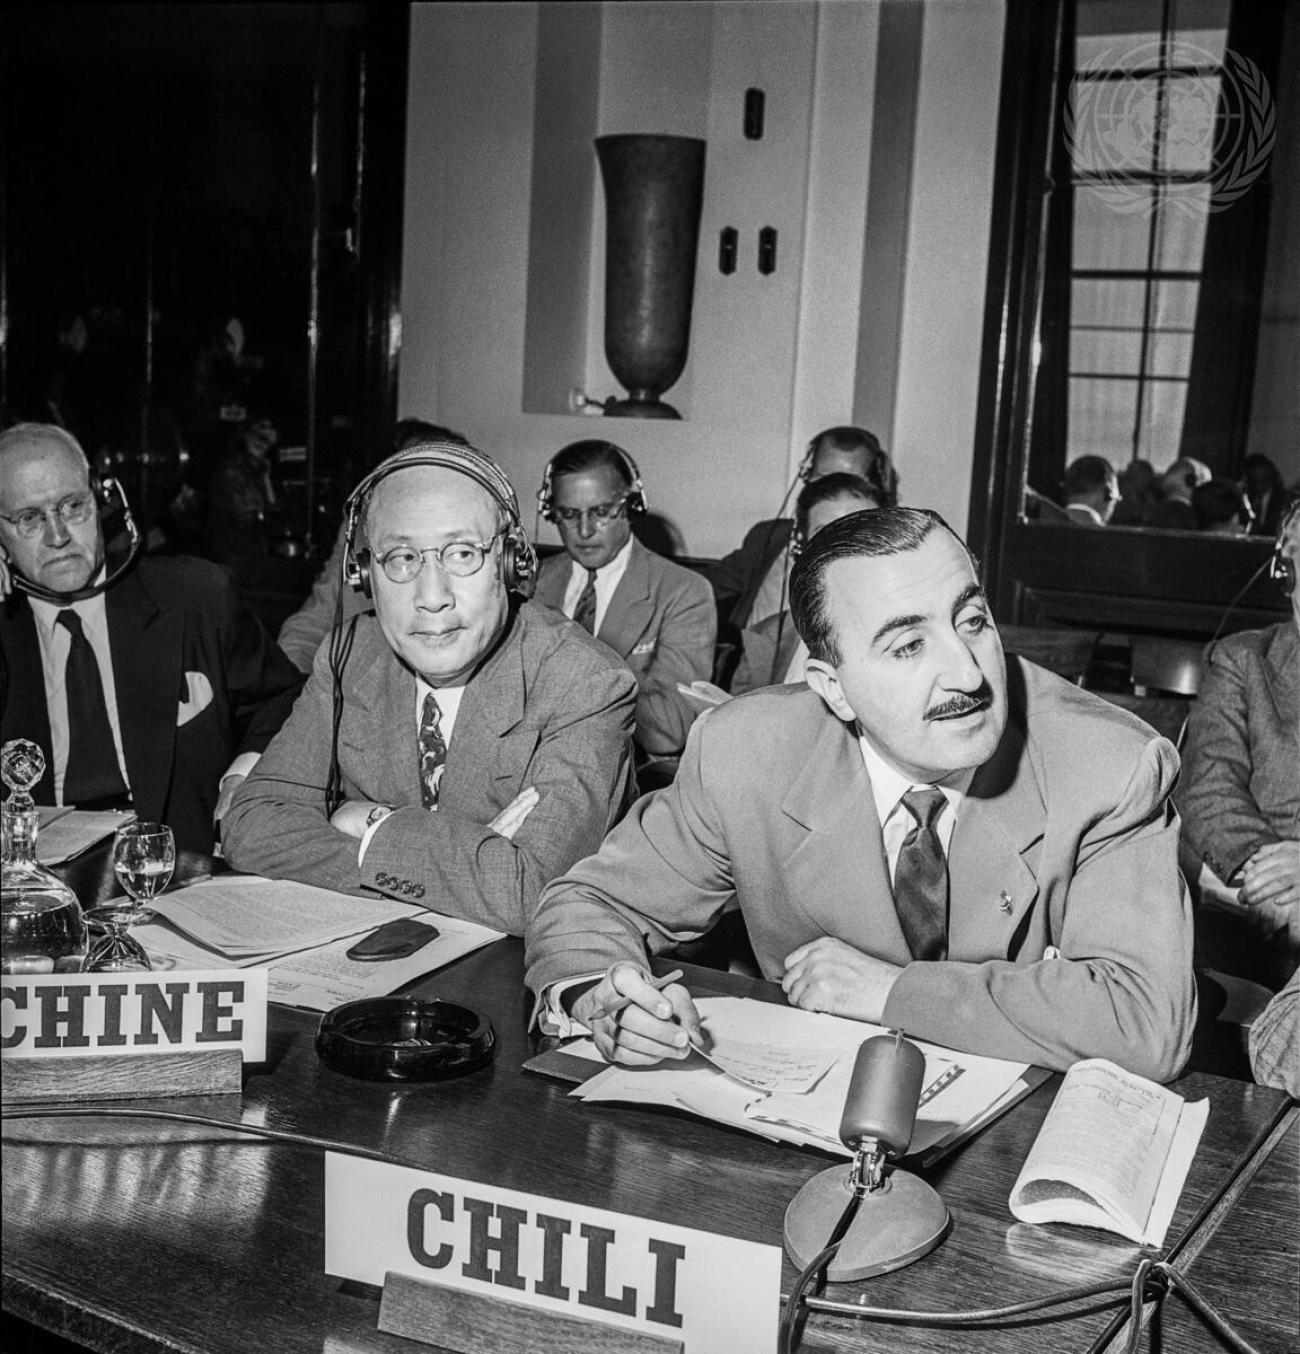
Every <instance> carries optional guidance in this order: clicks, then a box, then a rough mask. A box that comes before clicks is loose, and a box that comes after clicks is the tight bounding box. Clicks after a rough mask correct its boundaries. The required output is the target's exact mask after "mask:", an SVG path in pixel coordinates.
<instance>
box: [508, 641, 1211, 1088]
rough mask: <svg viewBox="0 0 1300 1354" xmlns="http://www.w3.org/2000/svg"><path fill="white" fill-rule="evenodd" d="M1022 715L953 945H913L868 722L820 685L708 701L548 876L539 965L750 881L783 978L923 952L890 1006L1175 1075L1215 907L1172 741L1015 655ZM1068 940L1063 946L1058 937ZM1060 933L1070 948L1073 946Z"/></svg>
mask: <svg viewBox="0 0 1300 1354" xmlns="http://www.w3.org/2000/svg"><path fill="white" fill-rule="evenodd" d="M1008 679H1009V684H1010V688H1011V715H1010V718H1009V719H1008V722H1007V731H1006V733H1005V735H1004V736H1003V739H1002V742H1001V743H1000V745H999V747H998V749H997V751H996V752H995V754H994V756H993V758H992V759H991V760H990V761H989V762H988V763H986V764H985V765H984V766H982V767H981V768H980V769H979V770H978V771H977V772H976V774H975V778H974V780H973V781H972V783H971V786H970V789H969V791H968V792H967V795H966V798H965V800H964V801H963V803H962V807H961V811H960V813H959V815H958V819H957V826H956V829H955V831H954V833H953V839H952V843H951V846H950V850H949V881H950V885H949V887H950V906H949V929H948V936H949V958H948V960H947V961H945V962H937V963H928V962H912V961H911V954H910V951H909V950H908V947H907V942H906V940H905V939H904V937H903V932H902V927H901V926H900V924H899V921H898V916H897V913H896V911H895V908H894V900H893V892H892V889H891V886H890V882H889V872H888V866H887V864H886V861H885V853H884V848H883V844H882V838H881V832H880V826H879V822H878V820H877V818H876V813H875V806H874V803H873V800H872V794H871V783H870V780H869V777H868V774H867V769H866V765H865V763H864V762H863V759H862V754H861V749H860V747H859V744H858V740H857V736H856V732H855V729H854V728H853V727H852V726H850V725H846V724H845V723H843V722H842V721H841V720H839V719H837V718H836V717H835V716H834V715H833V714H832V713H831V712H830V711H829V710H828V709H827V708H826V706H825V705H824V704H823V703H822V701H821V700H820V698H819V697H818V696H817V695H816V694H815V693H813V692H812V691H809V690H808V689H807V688H806V687H799V686H781V687H772V688H768V689H767V690H764V691H756V692H753V693H752V694H750V695H747V696H740V697H738V698H737V699H735V700H733V701H730V702H729V703H728V704H726V705H722V706H719V707H718V708H717V709H714V710H710V711H709V712H708V713H707V714H706V715H705V716H704V717H702V718H701V719H699V720H697V721H696V724H695V727H694V728H693V729H692V730H691V736H690V740H689V742H688V743H687V745H686V752H685V755H684V756H683V758H682V764H681V767H680V769H679V770H678V773H677V778H676V780H675V781H674V782H673V784H672V785H671V786H670V787H669V788H668V789H666V790H662V791H660V792H659V793H658V794H655V795H650V796H647V797H645V798H643V799H640V800H638V801H637V803H636V804H635V805H634V806H633V808H632V810H631V811H630V812H629V814H628V816H627V818H626V819H624V821H623V822H622V823H621V824H620V825H619V826H618V827H617V828H616V829H615V830H614V831H613V832H612V833H611V834H610V836H609V838H608V840H607V841H606V843H605V845H604V846H603V847H602V848H601V850H600V851H599V852H598V853H597V854H596V855H595V856H592V857H591V858H589V859H587V860H584V861H582V862H581V863H580V864H579V865H577V866H576V867H575V868H574V869H573V870H571V871H570V872H569V874H568V875H566V876H565V877H564V878H563V879H558V880H556V881H555V883H553V884H552V885H550V887H549V888H547V889H546V891H545V893H544V894H543V895H542V901H541V904H540V906H539V908H538V911H537V915H536V917H535V918H534V921H533V925H532V927H531V928H530V930H529V935H528V966H529V967H528V982H529V985H530V986H531V987H532V988H533V990H534V991H536V992H538V993H540V992H542V991H544V990H545V988H546V987H547V986H548V985H549V984H551V983H553V982H555V981H557V980H560V979H563V978H568V977H576V976H579V975H584V974H589V973H595V972H603V971H604V970H605V969H606V967H607V966H608V965H609V964H610V963H612V962H613V961H615V960H618V959H624V958H626V959H630V960H632V961H634V962H644V959H645V952H646V943H647V939H648V941H649V944H650V946H651V948H652V949H664V948H666V947H668V946H669V945H671V944H673V943H678V942H680V941H683V940H688V939H691V938H693V937H695V936H698V935H700V934H702V933H703V932H704V931H705V930H707V929H708V927H709V926H710V925H711V924H712V923H713V922H714V921H715V920H716V918H717V917H718V916H719V915H720V914H721V912H722V911H723V909H724V908H726V907H727V905H728V904H729V903H731V902H732V901H733V900H735V901H736V902H737V903H738V904H739V907H740V911H741V913H742V915H743V916H744V919H745V925H746V927H747V929H748V932H749V938H750V940H751V941H752V943H753V947H754V954H755V957H756V958H757V960H758V963H759V965H760V967H761V969H762V972H763V975H764V976H765V977H767V978H780V977H781V975H782V973H783V972H784V966H785V956H786V955H788V954H789V953H790V952H791V951H792V950H794V949H795V948H796V947H798V946H800V945H803V944H805V943H807V942H808V941H811V940H815V939H817V938H819V937H821V936H834V937H837V938H838V939H840V940H842V941H844V942H845V943H846V944H848V945H851V946H853V947H854V948H855V949H858V950H861V951H863V952H865V953H868V954H871V955H875V956H877V957H878V958H880V959H884V960H886V961H888V962H890V963H893V964H898V965H900V966H903V967H902V971H901V973H900V974H899V977H898V979H897V981H896V982H895V984H894V987H893V989H892V991H891V993H890V995H889V999H888V1001H887V1003H886V1005H885V1010H884V1017H883V1021H882V1023H883V1024H885V1025H890V1026H897V1027H900V1028H903V1029H905V1030H907V1031H908V1033H910V1034H913V1035H916V1036H917V1037H919V1038H923V1039H930V1040H934V1041H935V1042H937V1043H941V1044H946V1045H948V1046H949V1047H952V1048H958V1049H970V1050H972V1051H974V1052H977V1053H985V1054H992V1055H994V1056H999V1057H1004V1058H1013V1059H1017V1060H1021V1059H1023V1060H1025V1061H1028V1062H1033V1063H1040V1064H1043V1065H1044V1066H1047V1067H1054V1068H1064V1067H1068V1066H1069V1065H1070V1064H1071V1063H1073V1062H1075V1061H1076V1060H1077V1059H1080V1058H1090V1057H1105V1058H1110V1059H1112V1060H1113V1061H1115V1062H1118V1063H1120V1064H1122V1065H1124V1066H1126V1067H1129V1068H1131V1069H1133V1070H1134V1071H1136V1072H1139V1073H1141V1074H1142V1075H1144V1076H1149V1077H1154V1078H1156V1079H1158V1080H1168V1079H1169V1078H1170V1077H1172V1076H1174V1075H1175V1073H1176V1072H1177V1071H1178V1069H1179V1068H1180V1067H1181V1066H1182V1065H1183V1062H1184V1061H1185V1060H1186V1057H1187V1053H1188V1049H1189V1047H1190V1039H1191V1032H1192V1025H1193V1018H1194V1012H1195V988H1194V985H1193V981H1192V921H1191V914H1190V908H1189V906H1188V902H1187V896H1186V890H1185V889H1184V887H1183V883H1182V877H1181V875H1180V874H1179V872H1178V820H1177V817H1176V815H1175V814H1174V813H1173V812H1172V809H1171V807H1170V805H1169V802H1168V796H1169V792H1170V790H1171V789H1172V786H1173V781H1174V777H1175V775H1176V774H1177V770H1178V755H1177V753H1176V752H1175V751H1174V749H1173V745H1172V744H1170V743H1169V742H1167V741H1166V740H1165V739H1163V738H1161V737H1159V736H1158V735H1157V734H1154V733H1153V732H1152V731H1151V729H1149V728H1148V727H1147V726H1146V725H1145V724H1143V723H1142V722H1141V721H1140V720H1137V719H1135V718H1134V717H1133V716H1132V715H1130V714H1128V713H1127V712H1126V711H1123V710H1119V709H1116V708H1115V707H1114V706H1111V705H1109V704H1108V703H1107V702H1105V701H1103V700H1101V699H1100V698H1099V697H1097V696H1094V695H1091V694H1090V693H1088V692H1086V691H1083V690H1081V689H1080V688H1078V687H1076V686H1072V685H1071V684H1070V683H1068V682H1066V681H1064V680H1062V679H1061V678H1059V677H1056V676H1054V675H1053V674H1051V673H1049V672H1046V671H1044V670H1043V669H1041V668H1036V667H1034V666H1032V665H1031V664H1027V663H1024V662H1022V661H1019V660H1017V659H1014V658H1012V659H1009V660H1008ZM1049 947H1051V948H1050V949H1049ZM1058 952H1059V957H1058Z"/></svg>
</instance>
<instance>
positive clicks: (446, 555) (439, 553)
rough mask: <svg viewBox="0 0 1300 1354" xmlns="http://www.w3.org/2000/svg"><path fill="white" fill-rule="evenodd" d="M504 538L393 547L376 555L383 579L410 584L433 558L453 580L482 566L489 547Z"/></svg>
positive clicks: (502, 532) (497, 536)
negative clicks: (425, 563)
mask: <svg viewBox="0 0 1300 1354" xmlns="http://www.w3.org/2000/svg"><path fill="white" fill-rule="evenodd" d="M504 535H505V532H504V531H498V532H497V533H496V534H495V535H493V536H492V537H491V538H490V539H489V540H486V541H449V542H448V543H447V544H446V545H442V546H437V545H430V546H426V547H425V548H424V549H423V550H417V549H416V548H415V546H413V545H395V546H394V547H393V548H392V549H391V550H386V551H385V552H384V553H383V554H382V555H380V556H379V567H380V568H381V569H382V570H383V571H384V577H385V578H387V579H389V580H391V581H392V582H394V583H411V582H414V581H415V579H416V578H418V577H419V575H420V570H421V569H423V568H424V557H425V556H426V555H432V556H433V560H434V563H435V564H437V566H438V568H440V569H441V570H442V571H443V573H445V574H450V575H451V576H452V578H469V577H471V576H472V575H474V574H476V573H478V571H479V570H480V569H481V568H482V567H483V561H484V560H485V559H487V557H488V556H489V555H490V554H491V553H492V547H493V546H494V545H495V544H496V543H497V542H498V541H499V540H500V539H501V538H502V536H504Z"/></svg>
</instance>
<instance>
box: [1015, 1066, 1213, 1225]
mask: <svg viewBox="0 0 1300 1354" xmlns="http://www.w3.org/2000/svg"><path fill="white" fill-rule="evenodd" d="M1209 1112H1210V1102H1209V1101H1208V1100H1197V1101H1192V1102H1188V1101H1186V1100H1184V1099H1183V1098H1182V1097H1181V1096H1180V1095H1176V1094H1175V1093H1174V1092H1173V1091H1167V1090H1165V1088H1164V1087H1163V1086H1157V1085H1156V1083H1155V1082H1154V1081H1148V1080H1147V1079H1146V1078H1145V1077H1139V1076H1137V1075H1136V1074H1135V1073H1133V1072H1126V1071H1125V1070H1124V1069H1123V1068H1122V1067H1117V1066H1116V1065H1115V1064H1114V1063H1112V1062H1107V1061H1106V1060H1105V1059H1104V1058H1089V1059H1087V1060H1085V1061H1084V1062H1078V1063H1075V1065H1074V1066H1073V1067H1072V1068H1070V1070H1069V1071H1068V1072H1067V1073H1066V1074H1065V1080H1064V1081H1063V1082H1062V1083H1061V1089H1060V1090H1059V1091H1058V1092H1057V1094H1056V1099H1055V1100H1054V1101H1053V1102H1052V1108H1051V1109H1050V1110H1048V1112H1047V1118H1046V1119H1044V1120H1043V1126H1042V1128H1040V1129H1039V1130H1038V1137H1037V1138H1036V1139H1035V1140H1034V1145H1033V1147H1031V1148H1030V1150H1029V1156H1028V1157H1027V1158H1026V1159H1025V1164H1024V1166H1023V1167H1022V1168H1021V1171H1020V1175H1019V1176H1018V1177H1017V1179H1016V1183H1015V1187H1014V1188H1013V1189H1012V1191H1011V1201H1010V1202H1011V1211H1012V1213H1014V1214H1015V1216H1016V1217H1017V1218H1019V1219H1020V1221H1021V1222H1072V1223H1077V1224H1080V1225H1082V1226H1085V1227H1104V1228H1105V1229H1107V1230H1108V1231H1111V1232H1118V1233H1119V1234H1120V1236H1125V1237H1128V1239H1129V1240H1130V1241H1136V1242H1137V1243H1138V1244H1139V1245H1143V1246H1161V1245H1163V1244H1164V1239H1165V1233H1166V1232H1167V1231H1168V1230H1169V1223H1170V1220H1171V1219H1172V1218H1173V1215H1174V1209H1175V1207H1177V1204H1178V1197H1179V1195H1180V1194H1181V1193H1182V1191H1183V1183H1184V1181H1185V1180H1186V1179H1187V1172H1188V1170H1189V1169H1190V1167H1191V1164H1192V1158H1193V1157H1194V1156H1195V1155H1196V1147H1197V1144H1198V1143H1199V1142H1200V1140H1201V1133H1202V1132H1203V1131H1204V1128H1205V1121H1206V1119H1207V1118H1208V1116H1209Z"/></svg>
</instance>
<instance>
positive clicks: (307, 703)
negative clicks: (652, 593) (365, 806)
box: [222, 602, 636, 934]
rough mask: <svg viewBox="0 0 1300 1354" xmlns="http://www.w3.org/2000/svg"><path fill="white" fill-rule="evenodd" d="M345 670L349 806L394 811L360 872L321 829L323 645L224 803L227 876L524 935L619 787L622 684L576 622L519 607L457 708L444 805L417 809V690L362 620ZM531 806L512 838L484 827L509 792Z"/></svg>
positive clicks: (625, 724) (343, 755)
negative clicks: (411, 907) (425, 911)
mask: <svg viewBox="0 0 1300 1354" xmlns="http://www.w3.org/2000/svg"><path fill="white" fill-rule="evenodd" d="M356 626H357V628H356V637H355V642H354V644H353V648H352V653H351V656H350V657H349V659H348V661H347V665H346V667H345V668H344V671H343V708H342V721H341V724H340V726H339V737H338V757H339V765H340V768H341V770H342V774H343V795H344V798H345V799H350V800H361V801H371V802H373V803H376V804H386V805H389V806H393V807H394V808H395V809H396V812H394V813H392V814H390V815H389V816H388V817H387V818H386V819H385V820H384V821H383V822H382V823H381V824H380V825H379V827H378V828H377V829H376V830H375V833H374V835H373V836H372V838H371V840H370V844H369V846H368V847H367V850H366V858H365V864H364V866H359V865H358V864H357V851H358V848H359V846H360V843H359V842H358V840H357V839H356V838H355V837H350V836H348V835H346V834H345V833H342V832H339V831H338V830H337V829H336V828H334V827H332V826H331V825H330V822H329V818H328V816H327V814H326V805H325V787H326V782H327V780H328V777H329V769H330V729H331V724H332V712H333V701H332V686H333V682H332V674H331V672H330V666H329V646H328V645H322V646H321V649H320V651H319V652H318V653H317V655H316V665H315V667H314V668H313V670H312V675H311V677H310V679H309V680H308V682H307V687H306V689H305V690H304V692H303V695H302V699H301V700H300V701H299V702H298V704H297V706H296V707H295V709H294V712H293V717H292V718H291V719H290V720H289V722H288V723H287V724H286V725H285V726H284V729H283V731H282V732H281V733H280V735H279V737H277V738H276V739H275V741H274V742H273V743H272V744H271V746H270V747H269V748H268V749H267V750H266V754H265V756H263V758H262V760H261V761H260V762H259V763H258V766H257V769H256V771H254V772H253V774H252V775H251V776H250V777H249V778H248V780H246V781H245V782H244V784H243V785H242V786H241V787H240V789H239V792H238V793H237V794H236V796H235V800H234V803H233V804H232V805H231V808H230V812H229V814H228V815H227V817H226V821H225V826H224V830H223V833H222V837H223V841H224V843H225V849H226V858H227V859H228V860H229V861H230V862H231V864H233V865H234V866H235V867H236V869H240V870H251V871H254V872H256V873H258V874H264V875H269V876H271V877H272V878H273V879H298V880H302V881H303V882H304V883H307V884H318V885H320V886H322V887H324V888H330V889H341V890H343V891H345V892H351V893H359V892H361V891H362V890H364V889H374V890H376V891H377V892H380V893H385V894H388V895H390V896H392V897H394V898H401V899H404V900H406V901H408V902H421V903H423V904H424V905H425V906H426V907H430V908H433V909H435V910H436V911H439V912H447V913H451V914H453V915H455V916H459V917H466V918H468V919H469V920H470V921H477V922H482V923H484V924H485V925H488V926H495V927H499V928H500V929H501V930H503V931H513V932H514V933H516V934H522V933H523V929H524V924H525V922H526V921H527V919H528V918H529V916H531V914H532V911H533V908H534V906H535V905H536V902H537V897H538V895H539V894H540V893H541V891H542V886H543V885H544V884H545V883H547V881H548V880H550V879H553V878H554V877H555V876H556V875H557V874H560V873H562V872H563V871H564V870H567V869H568V868H569V866H570V865H572V864H573V862H574V861H575V860H578V859H580V858H581V857H582V856H584V855H586V854H588V853H589V852H591V851H594V850H595V849H596V847H597V846H599V845H600V842H601V839H602V838H603V837H604V835H605V833H606V832H607V831H608V829H609V828H610V826H611V825H612V824H613V823H614V822H615V821H616V820H617V819H618V817H619V815H620V813H621V812H622V810H623V807H624V804H625V803H626V799H627V794H628V790H629V786H630V780H631V776H630V771H631V749H630V739H629V735H630V733H631V729H632V706H633V701H634V698H635V691H636V687H635V683H634V682H633V680H632V675H631V673H629V672H628V670H627V668H625V667H624V666H623V664H622V663H620V662H619V661H618V660H617V659H616V658H615V657H614V656H613V654H611V653H610V652H609V650H608V649H607V648H605V646H604V645H603V644H599V643H597V642H596V641H595V640H594V639H592V638H591V636H590V635H588V634H587V633H586V632H585V631H584V630H582V629H581V628H580V627H579V626H576V625H574V624H573V622H572V621H566V620H565V619H564V618H563V617H561V616H557V615H556V614H555V613H554V612H553V611H550V610H548V609H547V608H545V607H539V606H537V605H535V604H533V603H531V602H525V603H523V604H521V605H518V606H517V607H516V606H512V610H511V623H510V627H509V629H508V631H507V633H506V635H505V637H504V638H503V639H502V641H501V642H500V644H499V645H498V647H497V648H496V650H495V651H494V652H493V653H492V654H491V655H490V656H489V657H488V659H487V660H486V662H485V663H484V664H483V666H482V667H481V668H480V669H479V670H478V672H476V673H475V674H474V676H473V678H472V679H471V680H470V682H469V684H468V686H467V687H466V689H465V694H464V696H463V697H462V698H461V705H460V710H459V712H458V713H457V716H456V724H455V727H454V729H453V730H452V736H451V741H450V743H449V745H448V748H447V764H446V769H445V771H444V772H443V778H442V785H441V791H440V802H439V805H438V808H437V810H436V811H434V812H432V813H431V812H429V811H428V810H426V809H425V808H423V807H422V805H421V800H420V780H419V757H418V753H417V748H416V729H415V677H414V676H413V675H412V674H411V673H410V672H409V671H408V670H407V669H406V668H405V667H403V666H402V664H401V663H400V662H399V661H398V659H397V658H396V656H395V655H394V654H393V651H392V650H391V649H390V648H389V647H388V641H387V640H386V639H385V638H384V636H383V632H382V631H381V630H380V628H379V623H378V621H377V620H376V619H375V618H374V617H373V616H368V615H363V616H360V617H359V618H358V619H357V622H356ZM530 785H531V786H534V787H536V789H537V790H538V792H539V793H540V795H541V799H540V802H539V803H538V805H537V807H536V808H534V809H533V811H532V813H531V814H530V815H529V816H528V818H527V819H526V820H525V821H524V823H523V825H522V826H521V827H520V829H519V831H518V832H517V833H516V834H515V836H514V838H513V840H507V839H506V838H505V837H502V836H499V835H498V834H497V833H495V832H493V831H492V829H491V828H490V827H489V826H488V824H489V823H490V822H491V821H492V819H493V818H495V817H496V815H497V814H498V813H500V812H501V810H502V809H504V808H505V807H506V805H508V804H509V803H510V801H511V800H512V799H514V798H515V796H516V795H517V794H519V792H520V791H521V790H524V789H526V788H527V787H528V786H530Z"/></svg>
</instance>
